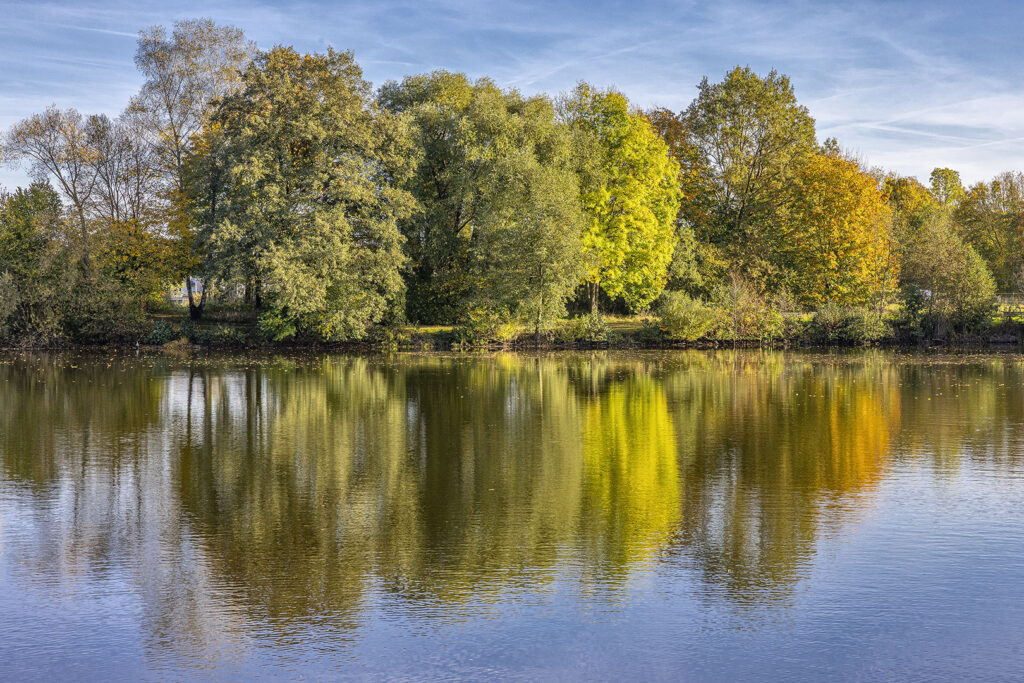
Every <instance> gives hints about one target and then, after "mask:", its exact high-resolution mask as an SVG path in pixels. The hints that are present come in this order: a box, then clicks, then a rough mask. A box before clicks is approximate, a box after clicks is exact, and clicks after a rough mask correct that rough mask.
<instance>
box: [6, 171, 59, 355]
mask: <svg viewBox="0 0 1024 683" xmlns="http://www.w3.org/2000/svg"><path fill="white" fill-rule="evenodd" d="M62 215H63V207H62V205H61V200H60V196H59V195H58V194H57V193H56V192H55V191H54V189H53V188H52V187H51V186H50V185H49V184H48V183H45V182H36V183H33V184H32V185H31V186H30V187H29V188H28V189H20V188H19V189H17V190H15V192H14V193H13V194H11V195H2V194H0V339H5V338H10V339H14V340H15V341H17V342H20V343H25V344H33V343H37V342H38V343H46V342H49V341H53V340H56V339H57V338H59V337H60V336H61V333H62V330H61V324H62V320H61V313H62V308H63V306H64V304H65V301H64V299H65V298H66V294H67V292H68V290H69V289H70V288H69V286H68V282H67V279H68V278H69V277H70V275H71V273H70V272H69V267H68V266H69V263H68V261H69V259H68V254H67V253H66V250H65V249H64V248H63V247H62V242H63V239H62V238H63V235H62V230H63V227H62Z"/></svg>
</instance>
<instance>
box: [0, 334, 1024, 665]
mask: <svg viewBox="0 0 1024 683" xmlns="http://www.w3.org/2000/svg"><path fill="white" fill-rule="evenodd" d="M1022 672H1024V357H1022V356H1020V355H1009V354H1007V355H962V356H938V355H911V354H895V353H890V352H882V351H857V352H846V353H838V352H837V353H834V354H812V353H796V352H794V353H786V352H761V351H719V352H704V351H673V352H621V353H620V352H592V353H570V352H563V353H552V354H544V355H529V354H488V355H455V354H451V355H440V354H439V355H428V354H423V355H417V354H400V355H395V356H346V355H298V354H297V355H294V356H270V355H253V356H217V355H210V356H201V357H196V358H187V357H186V358H174V357H164V356H147V355H141V356H136V355H132V354H129V355H125V354H124V353H120V354H114V353H108V354H106V355H96V354H89V355H74V354H72V355H64V354H58V355H45V354H6V355H0V679H3V680H18V681H26V680H47V681H49V680H58V679H59V680H104V681H106V680H137V679H140V678H142V679H175V680H177V679H182V678H198V679H212V680H239V679H249V678H253V677H259V678H295V677H308V678H312V679H334V678H356V679H379V678H389V679H396V678H397V679H420V678H460V679H476V680H492V679H495V678H500V679H527V680H536V679H545V680H549V679H587V680H589V679H617V680H622V679H627V680H635V679H680V678H682V679H687V680H736V679H749V678H772V679H801V680H823V679H829V680H835V679H840V680H844V679H879V678H882V679H893V678H895V679H922V680H936V679H952V680H960V679H964V678H972V679H979V678H980V679H1006V680H1009V679H1013V678H1017V677H1019V676H1020V675H1021V674H1022Z"/></svg>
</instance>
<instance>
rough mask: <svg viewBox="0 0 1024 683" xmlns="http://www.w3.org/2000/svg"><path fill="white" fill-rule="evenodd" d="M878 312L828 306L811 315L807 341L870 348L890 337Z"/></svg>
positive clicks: (858, 307)
mask: <svg viewBox="0 0 1024 683" xmlns="http://www.w3.org/2000/svg"><path fill="white" fill-rule="evenodd" d="M891 332H892V331H891V329H890V328H889V325H888V323H887V322H886V321H885V319H884V318H883V316H882V315H881V314H880V313H878V312H877V311H872V310H870V309H867V308H864V307H861V306H847V307H844V306H838V305H836V304H832V303H827V304H824V305H822V306H821V307H820V308H819V309H818V310H817V311H816V312H815V314H814V318H813V319H812V320H811V322H810V324H809V325H808V326H807V332H806V334H807V337H808V338H809V339H811V340H812V341H814V342H817V343H819V344H869V343H871V342H875V341H878V340H879V339H883V338H885V337H886V336H888V335H890V334H891Z"/></svg>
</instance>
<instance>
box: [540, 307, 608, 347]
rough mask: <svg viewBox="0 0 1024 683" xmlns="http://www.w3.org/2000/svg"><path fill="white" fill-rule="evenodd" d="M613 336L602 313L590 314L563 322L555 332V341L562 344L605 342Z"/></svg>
mask: <svg viewBox="0 0 1024 683" xmlns="http://www.w3.org/2000/svg"><path fill="white" fill-rule="evenodd" d="M611 334H612V331H611V328H610V327H609V326H608V321H607V320H605V318H604V316H603V315H601V314H600V313H588V314H587V315H582V316H578V317H575V318H569V319H568V320H563V321H562V322H561V323H560V324H559V325H557V326H556V327H555V330H554V337H555V341H557V342H559V343H562V344H571V343H575V342H584V343H590V344H593V343H600V342H605V341H608V339H609V338H610V337H611Z"/></svg>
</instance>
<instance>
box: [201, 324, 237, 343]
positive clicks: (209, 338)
mask: <svg viewBox="0 0 1024 683" xmlns="http://www.w3.org/2000/svg"><path fill="white" fill-rule="evenodd" d="M195 341H196V343H197V344H203V345H206V346H243V345H245V343H246V342H247V341H248V336H247V335H246V333H245V331H244V330H242V329H240V328H238V327H236V326H234V325H223V324H218V325H214V326H213V327H209V328H206V329H201V330H198V331H197V332H196V333H195Z"/></svg>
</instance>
